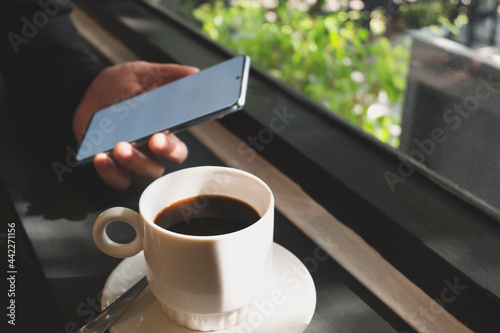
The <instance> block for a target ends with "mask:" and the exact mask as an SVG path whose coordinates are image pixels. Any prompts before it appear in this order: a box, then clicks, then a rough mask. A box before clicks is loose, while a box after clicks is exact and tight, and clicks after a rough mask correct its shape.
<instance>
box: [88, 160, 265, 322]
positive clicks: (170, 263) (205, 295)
mask: <svg viewBox="0 0 500 333" xmlns="http://www.w3.org/2000/svg"><path fill="white" fill-rule="evenodd" d="M206 194H210V195H223V196H228V197H232V198H235V199H239V200H241V201H243V202H245V203H247V204H249V205H250V206H252V207H253V208H254V209H255V210H256V211H257V212H258V213H259V215H260V216H261V218H260V219H259V220H258V221H257V222H255V223H254V224H251V225H250V226H248V227H246V228H244V229H241V230H239V231H236V232H232V233H227V234H222V235H216V236H190V235H185V234H180V233H175V232H172V231H169V230H166V229H163V228H162V227H159V226H158V225H156V224H155V223H154V220H155V217H156V216H157V215H158V213H160V212H161V211H162V210H163V209H164V208H166V207H167V206H169V205H171V204H173V203H176V202H178V201H180V200H182V199H186V198H191V197H196V196H199V195H206ZM114 221H124V222H126V223H128V224H130V225H131V226H132V227H133V228H134V229H135V231H136V233H137V236H136V237H135V239H134V240H133V241H132V242H130V243H128V244H118V243H115V242H113V241H112V240H110V238H109V237H108V236H107V234H106V226H107V225H108V224H110V223H112V222H114ZM273 225H274V198H273V194H272V192H271V190H270V189H269V187H268V186H267V185H266V184H265V183H264V182H263V181H262V180H260V179H259V178H257V177H255V176H254V175H252V174H249V173H247V172H244V171H240V170H237V169H232V168H226V167H215V166H204V167H194V168H188V169H183V170H180V171H176V172H172V173H169V174H167V175H165V176H163V177H161V178H159V179H157V180H156V181H154V182H153V183H151V184H150V185H149V186H148V187H147V188H146V189H145V190H144V192H143V193H142V195H141V198H140V200H139V213H137V212H135V211H133V210H131V209H128V208H123V207H114V208H110V209H107V210H106V211H104V212H103V213H102V214H101V215H100V216H99V217H98V218H97V220H96V221H95V224H94V230H93V236H94V241H95V243H96V244H97V246H98V248H99V249H100V250H102V251H103V252H104V253H106V254H108V255H110V256H114V257H119V258H125V257H130V256H133V255H135V254H137V253H139V252H140V251H141V250H143V251H144V256H145V259H146V267H147V270H146V272H147V273H146V276H147V278H148V282H149V286H150V288H151V291H152V293H153V294H154V296H155V297H156V298H157V299H158V301H159V302H160V303H161V305H162V308H163V310H164V312H165V313H166V314H167V315H168V316H169V317H170V319H172V320H174V321H175V322H177V323H178V324H180V325H182V326H186V327H188V328H190V329H193V330H200V331H209V330H221V329H225V328H227V327H230V326H233V325H236V324H237V323H238V322H240V321H241V319H242V318H243V316H244V315H245V310H246V308H247V307H248V306H249V305H250V303H251V302H252V301H253V299H254V297H255V296H256V295H257V293H258V291H259V290H260V288H261V287H262V286H263V284H264V283H265V282H266V279H267V277H268V275H269V273H270V270H271V258H272V244H273Z"/></svg>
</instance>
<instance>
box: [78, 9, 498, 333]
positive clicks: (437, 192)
mask: <svg viewBox="0 0 500 333" xmlns="http://www.w3.org/2000/svg"><path fill="white" fill-rule="evenodd" d="M75 3H76V4H77V5H78V6H79V7H80V8H81V9H83V10H84V11H86V12H87V13H88V14H89V15H91V16H93V17H94V18H95V19H96V20H98V21H99V22H100V23H101V24H102V25H103V26H105V27H106V29H108V30H109V31H110V32H111V33H112V34H113V35H115V36H116V37H118V38H119V39H120V40H122V41H123V42H124V43H126V44H127V46H128V47H130V48H131V49H132V50H133V51H134V52H135V53H136V54H137V55H138V56H140V57H141V58H142V59H144V60H148V61H154V62H176V63H181V64H189V65H194V66H198V67H200V68H205V67H208V66H210V65H213V64H216V63H218V62H220V61H222V60H225V59H228V58H230V57H232V56H234V55H235V54H234V53H233V52H232V51H230V50H228V49H226V48H225V47H223V46H221V45H219V44H217V43H215V42H213V41H211V40H210V39H209V38H207V37H206V36H204V35H202V34H201V33H200V32H198V31H197V30H195V29H194V28H193V27H191V26H189V25H187V24H186V23H184V22H183V21H182V20H181V19H179V18H178V17H176V16H175V15H173V14H171V13H169V12H167V11H164V10H160V9H159V8H155V6H154V5H151V4H150V3H145V2H143V1H140V0H122V1H116V0H107V1H103V0H101V1H98V0H85V1H84V0H77V1H75ZM166 32H168V33H166ZM283 114H288V115H289V118H287V117H286V116H283ZM280 115H281V116H280ZM292 115H293V116H296V117H295V118H292ZM276 117H278V118H279V117H282V118H283V117H284V119H282V121H284V122H283V123H284V124H286V126H284V127H276V126H274V130H273V125H272V122H273V121H275V120H273V119H276ZM297 119H298V120H300V121H297ZM286 121H288V123H286ZM219 122H220V123H221V124H222V125H223V126H225V127H226V128H228V129H229V130H230V131H231V132H233V133H234V134H235V135H237V136H238V137H240V138H241V139H242V141H246V142H247V143H248V142H250V141H252V140H253V139H249V138H257V140H259V135H260V136H261V139H262V138H264V140H260V141H256V143H254V145H253V146H254V148H255V149H256V150H257V151H258V152H259V153H260V154H261V155H262V156H264V157H265V158H266V159H268V160H269V161H270V162H271V163H272V164H273V165H275V166H276V167H277V168H278V169H280V170H281V171H282V172H283V173H285V174H286V175H288V176H289V177H290V178H292V179H293V180H294V181H295V182H297V183H298V184H300V185H301V186H302V188H303V189H304V190H305V191H306V192H307V193H308V194H309V195H310V196H311V197H313V198H314V199H315V200H316V201H317V202H319V203H320V204H321V205H323V206H324V207H325V208H326V209H327V210H328V211H329V212H331V213H332V214H333V215H334V216H335V217H337V218H338V219H339V220H340V221H342V222H343V223H344V224H345V225H347V226H349V227H351V228H352V229H354V230H355V231H356V232H357V233H358V234H359V235H360V236H362V237H363V238H364V239H365V240H366V241H367V242H368V243H369V244H370V245H371V246H373V247H374V248H375V249H376V250H377V251H378V252H379V253H380V254H382V255H383V256H384V257H385V258H386V259H387V260H388V261H389V262H391V264H393V265H394V266H395V267H396V268H398V269H399V270H400V271H401V272H402V273H403V274H405V275H406V276H407V277H408V278H409V279H410V280H412V281H413V282H414V283H415V284H416V285H417V286H419V287H420V288H421V289H422V290H424V291H425V292H426V293H427V294H428V295H430V296H431V297H432V298H434V299H436V300H439V301H441V302H440V304H442V305H443V306H444V307H445V308H446V310H447V311H449V312H450V313H451V314H453V315H454V316H455V317H456V318H457V319H459V320H460V321H462V322H463V323H465V324H466V325H468V326H469V327H470V328H472V329H474V330H477V331H486V330H487V329H488V328H489V327H495V325H496V327H498V326H500V318H498V316H496V315H495V314H498V313H500V285H499V284H500V282H499V281H498V278H497V279H496V280H495V276H494V274H495V272H497V271H498V270H499V269H500V265H499V259H498V258H495V253H500V251H498V252H496V250H500V242H498V244H496V245H495V246H494V247H493V248H492V247H491V244H488V243H485V242H484V240H485V239H489V238H491V239H493V240H500V224H499V223H498V222H499V218H498V215H497V214H496V213H495V212H494V211H492V210H491V209H489V208H488V207H487V206H485V205H483V204H482V203H481V202H479V201H477V200H474V198H471V197H469V196H467V195H464V194H463V192H462V191H460V190H459V189H458V188H456V187H455V186H454V185H453V184H447V183H446V181H445V180H444V179H442V178H441V177H440V176H439V175H436V174H433V173H432V172H431V171H429V170H427V169H425V168H422V167H420V166H418V165H413V167H414V168H415V170H414V171H413V172H412V174H411V176H409V177H408V178H406V179H405V181H404V183H402V184H397V186H398V187H397V189H396V191H395V192H394V193H393V192H391V191H390V188H389V186H388V185H387V182H386V179H385V177H384V174H385V173H386V172H387V171H390V172H393V173H394V174H398V167H399V166H400V165H402V163H408V164H410V163H411V162H410V161H409V160H408V158H407V156H405V155H404V154H402V153H401V152H399V151H397V150H395V149H392V148H391V147H388V146H387V145H385V144H383V143H381V142H379V141H378V140H377V139H375V138H374V137H372V136H371V135H369V134H367V133H365V132H363V131H362V130H361V129H359V128H357V127H355V126H354V125H352V124H350V123H348V122H347V121H345V120H344V119H341V118H340V117H338V116H336V115H334V114H332V113H331V112H330V111H328V110H327V109H326V108H324V107H323V106H322V105H320V104H319V103H316V102H314V101H312V100H311V99H309V98H308V97H307V96H305V95H303V94H301V93H299V92H297V91H295V90H294V89H293V88H291V87H289V86H288V85H287V84H285V83H283V82H281V81H279V80H277V79H275V78H273V77H271V76H270V75H268V74H267V73H266V72H265V71H264V70H262V69H260V68H258V66H256V65H255V64H253V65H252V69H251V78H250V80H249V90H248V96H247V104H246V106H245V108H244V110H243V111H242V112H238V113H236V114H233V115H231V116H228V117H226V118H224V119H222V120H220V121H219ZM280 128H282V129H281V130H280ZM310 128H314V129H315V130H314V131H310ZM270 129H271V131H269V130H270ZM266 135H267V136H266ZM304 170H307V172H304ZM432 237H439V238H440V239H441V240H442V242H443V244H439V243H437V242H434V241H432V239H431V238H432ZM457 256H460V258H459V259H457ZM478 267H481V268H482V269H481V270H480V271H479V272H478V271H477V268H478ZM490 274H493V276H491V275H490ZM449 283H452V284H453V283H456V284H458V285H465V286H467V289H466V290H467V292H463V293H461V295H460V297H455V299H454V300H453V301H452V302H447V301H446V300H448V298H446V299H443V295H444V290H445V289H446V288H448V289H449V286H448V284H449ZM447 286H448V287H447ZM478 314H480V315H478Z"/></svg>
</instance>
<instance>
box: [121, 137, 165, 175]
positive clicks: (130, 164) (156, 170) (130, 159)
mask: <svg viewBox="0 0 500 333" xmlns="http://www.w3.org/2000/svg"><path fill="white" fill-rule="evenodd" d="M113 158H114V159H115V160H116V161H117V162H118V163H119V164H120V165H121V166H122V167H124V168H125V169H127V170H129V171H130V172H133V173H135V174H137V175H138V176H140V177H142V178H145V179H151V180H152V179H156V178H158V177H161V176H162V175H163V172H164V168H163V165H161V163H160V162H159V161H158V160H157V159H156V158H155V157H153V156H148V155H147V154H146V153H144V152H142V151H140V150H138V149H136V148H134V147H133V146H132V145H131V144H130V143H128V142H120V143H118V144H117V145H116V146H115V148H114V149H113Z"/></svg>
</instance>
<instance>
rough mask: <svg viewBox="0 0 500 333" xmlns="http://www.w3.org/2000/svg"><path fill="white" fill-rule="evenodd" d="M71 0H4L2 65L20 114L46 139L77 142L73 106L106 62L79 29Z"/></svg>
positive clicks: (0, 10)
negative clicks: (91, 49)
mask: <svg viewBox="0 0 500 333" xmlns="http://www.w3.org/2000/svg"><path fill="white" fill-rule="evenodd" d="M68 2H69V1H68V0H37V1H35V0H3V1H2V4H1V5H0V28H1V38H2V41H1V43H0V57H1V59H0V60H1V61H0V66H1V72H2V75H3V78H4V80H5V82H6V87H7V90H8V92H9V95H10V102H11V104H12V106H13V109H14V112H15V113H16V116H17V118H18V119H21V121H23V122H24V123H25V125H26V126H27V128H28V129H29V130H30V131H35V133H36V134H35V135H36V136H37V137H39V138H40V139H41V140H46V141H47V143H51V144H52V143H54V142H67V143H66V145H67V144H71V145H74V142H72V141H71V140H73V135H72V130H71V128H72V123H71V121H72V115H73V112H74V110H75V109H76V106H77V105H78V103H79V101H80V100H81V98H82V97H83V94H84V93H85V91H86V89H87V87H88V86H89V85H90V83H91V82H92V80H93V79H94V78H95V77H96V75H97V74H98V73H99V72H100V71H101V70H102V69H103V68H104V66H103V65H102V64H100V63H98V62H97V61H95V60H94V59H93V57H92V56H91V54H90V52H89V50H88V48H87V46H86V44H85V42H84V40H83V38H82V37H81V36H80V35H79V33H78V32H77V31H76V29H75V27H74V25H73V22H72V20H71V17H70V12H71V7H70V5H69V4H68ZM70 141H71V142H70Z"/></svg>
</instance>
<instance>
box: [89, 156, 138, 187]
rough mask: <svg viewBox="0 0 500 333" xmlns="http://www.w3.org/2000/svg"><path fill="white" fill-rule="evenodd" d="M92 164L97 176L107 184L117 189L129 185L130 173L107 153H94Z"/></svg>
mask: <svg viewBox="0 0 500 333" xmlns="http://www.w3.org/2000/svg"><path fill="white" fill-rule="evenodd" d="M94 166H95V168H96V171H97V173H98V174H99V176H100V177H101V178H102V180H103V181H104V182H105V183H106V184H108V185H109V186H111V187H113V188H116V189H118V190H125V189H127V188H128V187H129V186H130V173H129V172H128V171H127V170H126V169H124V168H123V167H122V166H121V165H119V164H118V163H116V162H115V161H114V160H113V159H112V158H111V156H109V155H108V154H106V153H99V154H97V155H95V156H94Z"/></svg>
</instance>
